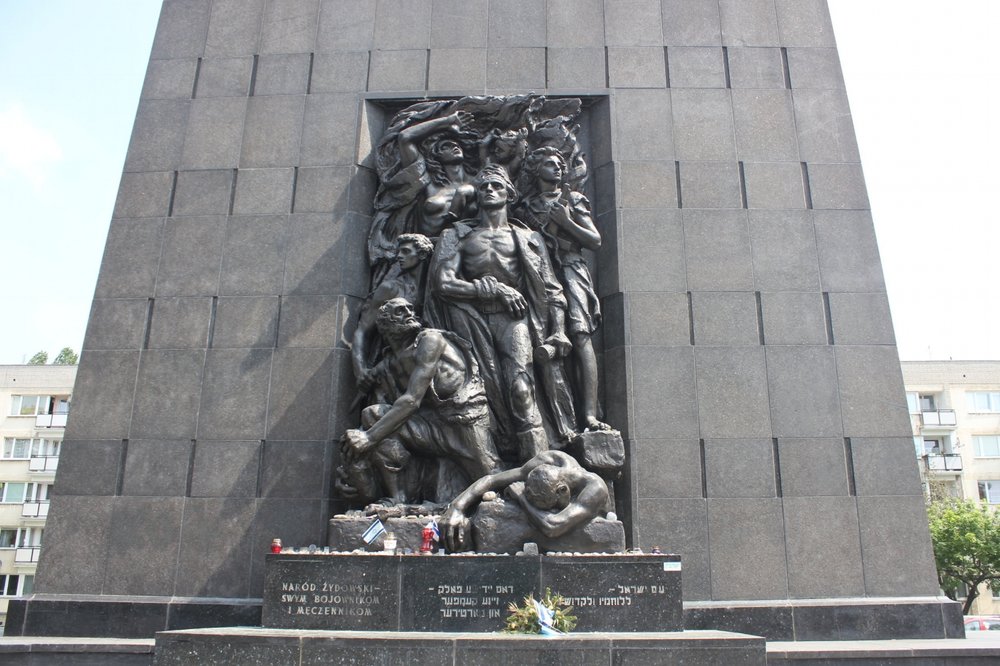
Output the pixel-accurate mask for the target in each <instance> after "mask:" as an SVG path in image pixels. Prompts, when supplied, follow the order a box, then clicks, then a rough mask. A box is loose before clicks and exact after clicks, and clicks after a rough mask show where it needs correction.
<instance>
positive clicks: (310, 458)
mask: <svg viewBox="0 0 1000 666" xmlns="http://www.w3.org/2000/svg"><path fill="white" fill-rule="evenodd" d="M331 446H333V444H332V443H330V442H328V441H321V442H285V441H271V440H269V441H267V442H264V457H263V465H262V467H263V469H262V476H261V481H260V496H261V497H284V498H308V497H312V498H320V499H322V498H323V497H326V496H328V495H329V491H330V488H329V479H328V477H329V470H330V467H331V466H330V447H331ZM369 522H370V521H369Z"/></svg>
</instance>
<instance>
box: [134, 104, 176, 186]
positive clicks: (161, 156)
mask: <svg viewBox="0 0 1000 666" xmlns="http://www.w3.org/2000/svg"><path fill="white" fill-rule="evenodd" d="M190 106H191V101H190V100H187V99H148V100H143V101H141V102H139V109H138V110H137V111H136V114H135V124H134V125H133V126H132V140H131V141H130V142H129V147H128V153H126V155H125V170H126V171H170V170H173V169H176V168H177V165H178V163H179V162H180V158H181V149H182V147H183V145H184V128H185V126H186V125H187V120H188V109H189V108H190Z"/></svg>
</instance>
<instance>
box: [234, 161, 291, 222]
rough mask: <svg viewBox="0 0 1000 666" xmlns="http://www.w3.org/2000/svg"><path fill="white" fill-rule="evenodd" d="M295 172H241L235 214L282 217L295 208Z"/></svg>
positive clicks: (249, 170) (238, 178)
mask: <svg viewBox="0 0 1000 666" xmlns="http://www.w3.org/2000/svg"><path fill="white" fill-rule="evenodd" d="M294 177H295V170H294V169H292V168H290V167H289V168H284V169H241V170H240V171H239V173H238V174H237V177H236V197H235V199H234V200H233V213H235V214H236V215H280V214H281V213H288V212H290V211H291V209H292V188H293V184H292V183H293V180H294Z"/></svg>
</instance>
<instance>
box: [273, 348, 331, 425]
mask: <svg viewBox="0 0 1000 666" xmlns="http://www.w3.org/2000/svg"><path fill="white" fill-rule="evenodd" d="M332 378H333V354H332V352H330V351H329V349H279V350H277V351H275V354H274V367H273V370H272V375H271V399H270V401H269V402H268V405H267V435H266V437H267V439H284V440H300V441H307V440H311V441H320V440H326V439H328V438H329V437H330V436H331V435H332V433H329V432H328V418H329V417H328V414H327V411H326V409H325V408H317V405H324V406H325V405H329V404H330V403H331V401H332V399H333V396H332V392H331V384H332ZM337 434H338V435H339V433H337Z"/></svg>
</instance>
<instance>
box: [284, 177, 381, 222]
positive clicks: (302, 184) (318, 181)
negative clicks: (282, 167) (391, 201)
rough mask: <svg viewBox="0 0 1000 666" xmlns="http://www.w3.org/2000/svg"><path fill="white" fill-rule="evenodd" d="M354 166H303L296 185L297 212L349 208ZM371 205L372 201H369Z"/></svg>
mask: <svg viewBox="0 0 1000 666" xmlns="http://www.w3.org/2000/svg"><path fill="white" fill-rule="evenodd" d="M351 172H352V168H351V167H348V166H338V167H302V168H300V169H299V177H298V180H297V181H296V185H295V208H294V212H296V213H329V212H333V211H343V210H347V208H348V202H349V189H348V188H349V186H350V181H351V175H352V174H351ZM368 203H369V205H371V201H369V202H368Z"/></svg>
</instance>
